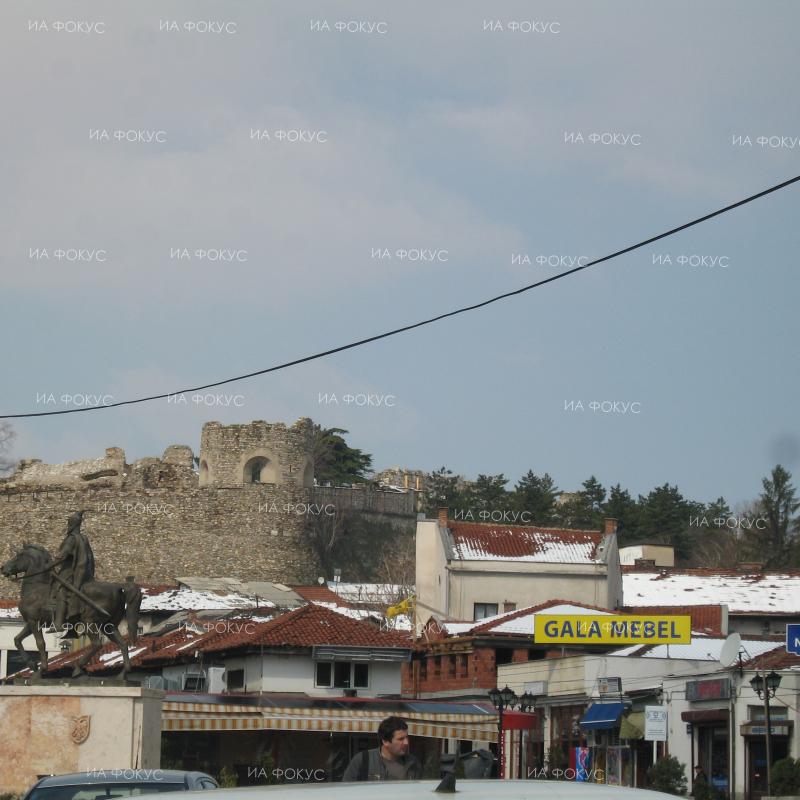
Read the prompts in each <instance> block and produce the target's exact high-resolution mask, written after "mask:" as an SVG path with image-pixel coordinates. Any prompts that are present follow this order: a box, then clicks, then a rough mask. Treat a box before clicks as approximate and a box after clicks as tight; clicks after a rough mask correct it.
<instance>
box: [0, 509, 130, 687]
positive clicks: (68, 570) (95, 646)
mask: <svg viewBox="0 0 800 800" xmlns="http://www.w3.org/2000/svg"><path fill="white" fill-rule="evenodd" d="M82 521H83V511H77V512H76V513H74V514H72V515H71V516H70V518H69V520H68V521H67V532H66V534H65V535H64V540H63V541H62V542H61V546H60V547H59V548H58V553H57V554H56V558H55V560H54V559H53V558H52V556H51V555H50V553H49V552H48V551H47V550H46V549H45V548H44V547H42V546H41V545H38V544H28V543H25V544H24V545H23V547H22V550H21V551H20V552H19V553H18V554H17V555H16V556H14V558H12V559H11V560H10V561H7V562H6V563H5V564H3V565H2V567H0V573H1V574H2V575H3V576H5V577H6V578H11V579H12V580H18V579H19V576H21V580H22V583H21V590H20V602H19V612H20V615H21V616H22V619H23V621H24V623H25V624H24V626H23V628H22V630H21V631H20V632H19V633H18V634H17V635H16V636H15V637H14V644H15V645H16V646H17V650H18V651H19V652H20V654H21V655H22V657H23V658H24V659H25V661H26V663H27V664H28V666H29V667H30V668H31V669H34V670H35V671H34V674H35V675H36V676H41V674H42V673H43V672H45V671H46V670H47V650H46V648H45V642H44V636H43V635H42V631H43V630H44V629H45V628H52V629H53V630H54V631H55V632H57V633H59V632H60V633H62V634H63V635H64V638H65V639H68V638H76V637H77V636H80V635H83V634H85V635H87V636H88V637H89V641H90V643H91V645H90V647H89V648H88V649H87V651H86V653H84V654H83V656H81V658H80V659H79V660H78V661H77V662H76V663H75V666H74V667H73V670H72V677H73V678H75V677H78V676H79V675H81V674H85V670H84V667H85V666H86V664H88V663H89V661H90V660H91V659H92V657H93V656H94V655H95V653H96V652H97V651H98V650H99V649H100V647H102V640H101V634H105V635H106V636H107V637H108V638H109V639H111V641H113V642H114V643H116V644H117V645H118V646H119V648H120V650H121V651H122V660H123V664H124V667H123V670H122V677H123V678H124V677H125V676H126V675H127V673H128V672H129V671H130V668H131V662H130V658H129V656H128V646H127V644H126V642H125V639H124V638H123V637H122V634H120V632H119V627H118V626H119V624H120V622H122V620H123V619H125V622H126V624H127V627H128V639H129V640H130V643H131V644H133V643H134V642H135V641H136V633H137V627H138V620H139V606H140V605H141V602H142V590H141V589H140V588H139V587H138V586H136V585H135V584H134V583H133V581H132V580H130V579H129V580H128V581H126V582H125V583H108V582H106V581H98V580H95V577H94V553H93V552H92V546H91V545H90V544H89V540H88V539H87V538H86V535H85V534H84V533H82V532H81V523H82ZM31 634H33V637H34V639H35V640H36V647H37V649H38V650H39V660H38V662H37V661H36V659H35V658H34V657H32V656H31V655H30V653H28V652H27V651H26V650H24V649H23V647H22V642H23V641H24V640H25V639H26V638H27V637H28V636H30V635H31ZM37 663H38V666H37Z"/></svg>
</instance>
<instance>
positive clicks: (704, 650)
mask: <svg viewBox="0 0 800 800" xmlns="http://www.w3.org/2000/svg"><path fill="white" fill-rule="evenodd" d="M723 644H725V639H719V638H706V637H704V636H697V637H695V636H694V635H693V636H692V641H691V644H657V645H652V646H649V647H647V646H646V647H644V648H643V647H642V645H640V644H634V645H630V646H629V647H623V648H622V649H620V650H614V651H613V652H611V653H607V654H606V655H607V656H630V655H638V656H641V657H643V658H686V659H696V660H698V661H719V656H720V653H721V652H722V645H723ZM777 647H784V642H776V641H771V642H768V641H763V640H761V641H759V640H752V639H745V640H744V641H743V642H742V648H743V649H744V650H746V651H747V652H748V653H750V655H751V656H753V657H756V656H760V655H761V654H762V653H768V652H769V651H770V650H774V649H775V648H777Z"/></svg>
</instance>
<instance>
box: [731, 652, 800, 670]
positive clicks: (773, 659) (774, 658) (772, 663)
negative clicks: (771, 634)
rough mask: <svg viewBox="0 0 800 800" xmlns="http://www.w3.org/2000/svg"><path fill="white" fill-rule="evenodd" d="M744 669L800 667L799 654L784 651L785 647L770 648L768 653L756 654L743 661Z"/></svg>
mask: <svg viewBox="0 0 800 800" xmlns="http://www.w3.org/2000/svg"><path fill="white" fill-rule="evenodd" d="M742 666H744V668H745V669H777V670H781V669H789V668H792V667H794V668H795V669H796V668H798V667H800V656H798V655H795V654H794V653H788V652H786V648H784V647H778V648H776V649H775V650H770V651H769V652H768V653H763V654H762V655H760V656H756V657H755V658H754V659H752V660H750V661H745V662H744V664H743V665H742Z"/></svg>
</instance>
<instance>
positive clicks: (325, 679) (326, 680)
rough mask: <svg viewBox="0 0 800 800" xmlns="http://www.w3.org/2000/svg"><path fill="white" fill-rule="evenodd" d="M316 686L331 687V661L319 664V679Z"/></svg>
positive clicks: (317, 678) (319, 662)
mask: <svg viewBox="0 0 800 800" xmlns="http://www.w3.org/2000/svg"><path fill="white" fill-rule="evenodd" d="M314 684H315V685H316V686H330V685H331V663H330V661H318V662H317V677H316V681H315V682H314Z"/></svg>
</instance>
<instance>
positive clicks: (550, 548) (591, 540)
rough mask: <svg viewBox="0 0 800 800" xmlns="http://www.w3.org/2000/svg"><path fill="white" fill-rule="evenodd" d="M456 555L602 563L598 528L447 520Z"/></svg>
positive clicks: (480, 559)
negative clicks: (562, 528)
mask: <svg viewBox="0 0 800 800" xmlns="http://www.w3.org/2000/svg"><path fill="white" fill-rule="evenodd" d="M448 530H449V532H450V539H451V542H452V546H453V552H454V555H455V557H456V558H458V559H461V560H464V561H530V562H538V563H548V564H600V563H603V562H602V559H601V558H600V554H599V552H598V547H599V545H600V543H601V541H602V539H603V535H602V534H601V533H599V532H598V531H579V530H560V529H556V528H528V527H521V526H496V525H485V524H481V523H467V522H454V521H452V520H451V521H449V522H448Z"/></svg>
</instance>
